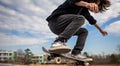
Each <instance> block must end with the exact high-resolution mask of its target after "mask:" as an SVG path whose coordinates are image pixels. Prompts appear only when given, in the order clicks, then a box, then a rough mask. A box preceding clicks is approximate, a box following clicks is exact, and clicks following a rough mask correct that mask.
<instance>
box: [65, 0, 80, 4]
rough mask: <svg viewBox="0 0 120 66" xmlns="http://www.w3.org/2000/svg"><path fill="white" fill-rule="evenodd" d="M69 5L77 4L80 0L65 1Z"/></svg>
mask: <svg viewBox="0 0 120 66" xmlns="http://www.w3.org/2000/svg"><path fill="white" fill-rule="evenodd" d="M67 1H68V2H69V3H71V4H74V3H76V2H79V1H81V0H67Z"/></svg>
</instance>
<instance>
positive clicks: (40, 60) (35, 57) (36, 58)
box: [32, 54, 46, 63]
mask: <svg viewBox="0 0 120 66" xmlns="http://www.w3.org/2000/svg"><path fill="white" fill-rule="evenodd" d="M32 61H33V63H46V61H45V55H41V54H34V55H33V57H32Z"/></svg>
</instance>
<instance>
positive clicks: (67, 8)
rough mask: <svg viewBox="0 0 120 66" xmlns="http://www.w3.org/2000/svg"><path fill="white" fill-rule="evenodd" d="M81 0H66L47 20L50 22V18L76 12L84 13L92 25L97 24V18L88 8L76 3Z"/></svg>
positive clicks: (78, 13)
mask: <svg viewBox="0 0 120 66" xmlns="http://www.w3.org/2000/svg"><path fill="white" fill-rule="evenodd" d="M79 1H80V0H66V1H65V2H64V3H63V4H61V5H60V6H59V7H58V8H57V9H56V10H54V11H53V12H52V14H51V15H50V16H49V17H47V19H46V20H47V21H48V22H49V20H52V19H55V18H57V17H58V16H60V15H64V14H76V15H83V16H84V17H85V18H86V19H87V20H88V22H89V23H90V24H91V25H92V24H95V23H96V20H95V19H94V18H93V17H92V16H91V15H90V13H89V11H88V9H87V8H85V7H81V6H77V5H75V3H76V2H79Z"/></svg>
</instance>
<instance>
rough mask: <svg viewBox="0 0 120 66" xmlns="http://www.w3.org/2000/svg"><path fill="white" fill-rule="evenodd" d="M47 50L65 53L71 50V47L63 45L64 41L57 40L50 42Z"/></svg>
mask: <svg viewBox="0 0 120 66" xmlns="http://www.w3.org/2000/svg"><path fill="white" fill-rule="evenodd" d="M49 51H50V52H54V53H67V52H69V51H71V48H70V47H68V46H67V45H65V43H64V42H61V41H58V42H54V43H53V44H52V46H51V47H50V49H49Z"/></svg>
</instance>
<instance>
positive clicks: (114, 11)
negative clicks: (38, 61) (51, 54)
mask: <svg viewBox="0 0 120 66" xmlns="http://www.w3.org/2000/svg"><path fill="white" fill-rule="evenodd" d="M64 1H65V0H0V49H1V50H16V51H17V50H18V49H22V50H23V51H24V50H25V49H26V48H29V49H30V50H31V51H32V52H33V53H34V54H43V53H44V52H43V51H42V49H41V47H42V46H44V47H46V48H48V49H49V48H50V46H51V43H52V42H53V41H54V40H55V38H56V37H57V35H55V34H53V33H52V32H51V31H50V29H49V27H48V22H47V21H46V18H47V17H48V16H49V15H50V14H51V12H52V11H53V10H54V9H56V8H57V6H59V5H60V4H61V3H63V2H64ZM110 1H111V7H110V8H108V9H109V10H107V11H106V12H104V13H98V14H94V13H92V12H90V13H91V15H92V16H93V17H94V18H95V19H96V20H97V23H98V24H99V26H100V27H101V28H102V29H103V30H105V31H107V32H108V35H107V36H102V34H101V33H100V32H99V31H98V30H97V29H96V28H95V27H94V26H93V25H90V24H89V23H88V22H87V20H86V23H85V25H84V26H83V27H85V28H87V29H88V31H89V34H88V37H87V40H86V44H85V47H84V49H83V52H88V53H89V54H112V53H117V47H118V45H120V0H110ZM76 39H77V37H76V36H73V37H71V38H70V40H69V41H68V42H67V43H66V44H67V45H68V46H70V47H71V48H73V47H74V45H75V42H76Z"/></svg>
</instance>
